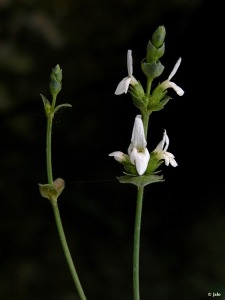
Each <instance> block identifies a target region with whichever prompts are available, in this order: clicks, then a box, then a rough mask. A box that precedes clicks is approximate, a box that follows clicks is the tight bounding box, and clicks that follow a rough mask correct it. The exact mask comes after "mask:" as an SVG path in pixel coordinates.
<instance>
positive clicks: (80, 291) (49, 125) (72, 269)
mask: <svg viewBox="0 0 225 300" xmlns="http://www.w3.org/2000/svg"><path fill="white" fill-rule="evenodd" d="M54 106H55V98H53V104H52V112H51V113H49V115H48V116H47V132H46V164H47V176H48V183H49V184H53V175H52V121H53V117H54V112H53V109H54ZM51 204H52V208H53V211H54V217H55V222H56V226H57V229H58V233H59V237H60V241H61V244H62V248H63V252H64V255H65V257H66V261H67V263H68V266H69V269H70V272H71V275H72V278H73V281H74V284H75V287H76V289H77V292H78V294H79V296H80V299H81V300H86V297H85V294H84V291H83V289H82V286H81V284H80V280H79V278H78V275H77V272H76V269H75V266H74V263H73V260H72V257H71V254H70V251H69V247H68V244H67V241H66V236H65V233H64V229H63V225H62V221H61V217H60V213H59V208H58V204H57V200H55V201H54V200H52V201H51Z"/></svg>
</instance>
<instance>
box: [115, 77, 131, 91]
mask: <svg viewBox="0 0 225 300" xmlns="http://www.w3.org/2000/svg"><path fill="white" fill-rule="evenodd" d="M130 82H131V78H130V77H125V78H123V80H121V81H120V83H119V84H118V86H117V88H116V91H115V94H116V95H121V94H123V93H125V94H126V93H127V91H128V88H129V85H130Z"/></svg>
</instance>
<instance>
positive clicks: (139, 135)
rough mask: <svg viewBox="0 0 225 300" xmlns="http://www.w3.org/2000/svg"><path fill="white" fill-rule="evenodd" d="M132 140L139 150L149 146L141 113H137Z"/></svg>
mask: <svg viewBox="0 0 225 300" xmlns="http://www.w3.org/2000/svg"><path fill="white" fill-rule="evenodd" d="M131 142H132V143H133V145H134V147H136V148H137V149H138V150H142V149H144V148H145V147H146V146H147V142H146V139H145V133H144V126H143V122H142V119H141V115H137V116H136V118H135V121H134V127H133V132H132V137H131Z"/></svg>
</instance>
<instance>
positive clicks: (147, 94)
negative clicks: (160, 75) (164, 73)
mask: <svg viewBox="0 0 225 300" xmlns="http://www.w3.org/2000/svg"><path fill="white" fill-rule="evenodd" d="M151 87H152V79H151V78H148V79H147V86H146V96H147V97H149V95H150V92H151Z"/></svg>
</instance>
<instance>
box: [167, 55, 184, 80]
mask: <svg viewBox="0 0 225 300" xmlns="http://www.w3.org/2000/svg"><path fill="white" fill-rule="evenodd" d="M180 64H181V57H180V58H179V59H178V61H177V62H176V64H175V66H174V67H173V70H172V72H171V73H170V75H169V77H168V79H169V80H170V79H171V78H172V77H173V76H174V75H175V74H176V73H177V70H178V68H179V66H180Z"/></svg>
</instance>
